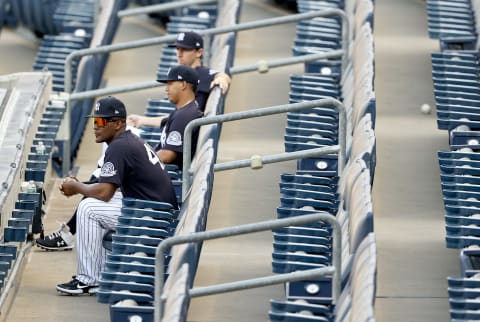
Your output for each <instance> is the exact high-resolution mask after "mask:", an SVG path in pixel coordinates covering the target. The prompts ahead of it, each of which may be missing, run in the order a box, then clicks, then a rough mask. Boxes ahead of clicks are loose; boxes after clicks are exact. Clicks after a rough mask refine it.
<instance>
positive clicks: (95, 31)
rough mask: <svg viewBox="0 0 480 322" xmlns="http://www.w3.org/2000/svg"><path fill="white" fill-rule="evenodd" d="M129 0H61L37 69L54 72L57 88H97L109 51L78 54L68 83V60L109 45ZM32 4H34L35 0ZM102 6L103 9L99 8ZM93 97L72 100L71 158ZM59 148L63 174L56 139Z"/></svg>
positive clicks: (56, 167)
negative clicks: (83, 50)
mask: <svg viewBox="0 0 480 322" xmlns="http://www.w3.org/2000/svg"><path fill="white" fill-rule="evenodd" d="M127 4H128V0H121V1H113V0H107V1H102V2H101V3H100V4H97V2H96V1H84V2H79V1H72V0H58V1H56V5H55V8H54V10H53V12H52V13H51V14H50V17H49V19H50V20H51V23H52V24H54V25H55V31H54V32H51V33H50V32H49V33H45V34H44V35H43V37H42V40H41V42H40V47H39V50H38V53H37V55H36V57H35V61H34V63H33V70H34V71H48V72H50V73H52V75H53V86H52V89H53V91H55V92H64V91H66V88H65V86H69V87H70V88H71V89H73V91H76V92H82V91H88V90H94V89H97V88H98V87H99V86H100V84H101V81H102V77H103V70H104V67H105V65H106V61H107V58H108V55H107V54H102V55H96V56H85V57H81V58H79V57H76V58H74V59H73V60H72V62H71V68H70V73H71V84H65V62H66V59H67V57H68V56H69V55H71V54H72V53H73V52H75V51H78V50H82V49H87V48H94V47H98V46H102V45H108V44H110V43H111V42H112V41H113V37H114V36H115V33H116V31H117V27H118V23H119V19H118V17H117V12H118V11H119V10H121V9H124V8H125V7H126V6H127ZM31 6H33V5H32V4H31ZM97 10H99V12H96V11H97ZM92 104H93V98H90V99H84V100H78V101H72V102H71V104H70V107H69V108H70V111H71V112H70V119H71V120H70V124H71V129H70V130H71V140H70V141H71V142H70V151H71V155H70V158H71V159H72V160H74V158H75V156H76V154H77V151H78V148H79V146H80V142H81V138H82V135H83V131H84V129H85V125H86V121H87V120H86V118H85V117H84V116H86V115H88V114H89V113H90V111H91V108H92ZM55 146H56V149H55V150H56V152H55V153H54V155H53V160H55V161H56V162H54V163H52V166H53V168H54V170H55V171H56V172H57V173H59V175H61V176H63V175H66V174H64V173H62V164H61V163H62V159H63V149H64V147H63V144H62V143H61V142H58V141H57V142H55Z"/></svg>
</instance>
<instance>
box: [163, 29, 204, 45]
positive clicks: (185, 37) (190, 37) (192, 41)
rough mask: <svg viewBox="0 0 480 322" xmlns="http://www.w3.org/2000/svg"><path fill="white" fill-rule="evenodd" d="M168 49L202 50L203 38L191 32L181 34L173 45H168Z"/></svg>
mask: <svg viewBox="0 0 480 322" xmlns="http://www.w3.org/2000/svg"><path fill="white" fill-rule="evenodd" d="M168 47H176V48H184V49H200V48H203V38H202V36H200V35H199V34H197V33H196V32H193V31H188V32H181V33H179V34H178V36H177V40H176V41H175V44H172V45H168Z"/></svg>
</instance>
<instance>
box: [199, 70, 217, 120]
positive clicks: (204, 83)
mask: <svg viewBox="0 0 480 322" xmlns="http://www.w3.org/2000/svg"><path fill="white" fill-rule="evenodd" d="M195 70H196V71H197V73H198V78H199V84H198V86H197V92H196V94H195V99H196V100H197V102H198V106H199V107H200V110H201V111H202V112H204V111H205V106H206V105H207V100H208V95H210V84H211V83H212V81H213V79H214V78H215V75H217V74H218V72H217V71H216V70H214V69H210V68H208V67H204V66H199V67H196V68H195Z"/></svg>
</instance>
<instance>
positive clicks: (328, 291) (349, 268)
mask: <svg viewBox="0 0 480 322" xmlns="http://www.w3.org/2000/svg"><path fill="white" fill-rule="evenodd" d="M297 5H298V10H299V11H300V12H306V11H310V10H322V9H329V8H339V9H342V10H344V11H345V14H346V16H347V17H348V21H349V25H350V37H349V39H347V40H346V41H348V44H347V46H345V48H348V52H347V53H346V54H345V55H346V57H344V58H345V59H343V61H342V58H343V57H338V58H336V59H331V60H329V61H316V62H312V63H307V64H306V66H305V71H306V73H305V74H301V75H292V76H291V77H290V102H291V103H296V102H302V101H310V100H316V99H322V98H335V99H337V100H339V101H341V102H342V103H343V104H344V106H345V109H346V124H347V130H346V133H345V135H346V142H347V143H346V145H347V146H346V164H345V165H342V164H339V162H338V157H337V154H329V155H320V156H318V157H315V158H308V159H301V160H299V161H298V162H297V169H296V172H295V173H293V174H287V173H286V174H282V175H281V181H280V184H279V185H280V193H281V197H280V206H279V207H278V208H277V217H278V218H286V217H291V216H298V215H302V214H308V213H312V212H325V213H328V214H332V215H334V216H335V217H336V220H337V221H338V223H339V224H340V227H341V232H342V234H341V235H342V237H341V238H342V248H341V258H342V270H341V272H340V274H341V293H340V295H339V297H338V298H333V294H332V280H331V278H328V277H324V278H320V279H316V280H306V281H300V282H287V283H286V285H285V293H284V294H283V298H282V299H273V300H271V303H270V311H269V317H270V321H272V322H293V321H295V322H300V321H374V316H375V314H374V301H375V285H376V243H375V237H374V233H373V207H372V197H371V189H372V184H373V177H374V170H375V133H374V124H375V94H374V89H373V81H374V49H373V47H374V46H373V32H372V28H373V25H372V22H373V8H374V4H373V2H372V1H371V0H351V1H349V0H345V1H327V2H322V3H320V2H316V1H298V2H297ZM341 27H342V26H341V20H339V19H337V18H314V19H312V20H310V21H305V22H300V23H298V24H297V34H296V38H295V43H294V47H293V53H294V55H301V54H306V53H312V52H318V51H328V50H333V49H341V48H342V39H341V38H340V37H341V35H342V28H341ZM339 135H340V131H339V114H338V112H337V111H336V110H335V108H334V107H333V106H332V107H318V108H313V109H310V110H306V111H304V112H295V113H288V114H287V125H286V128H285V150H286V151H287V152H293V151H300V150H308V149H312V148H318V147H324V146H334V145H338V142H339ZM340 148H341V147H340ZM273 239H274V241H273V254H272V270H273V272H275V273H290V272H294V271H299V270H308V269H314V268H320V267H326V266H331V265H332V246H333V245H332V227H331V226H330V225H329V224H328V223H325V222H317V223H314V224H310V225H305V226H298V227H286V228H282V229H277V230H275V231H274V238H273Z"/></svg>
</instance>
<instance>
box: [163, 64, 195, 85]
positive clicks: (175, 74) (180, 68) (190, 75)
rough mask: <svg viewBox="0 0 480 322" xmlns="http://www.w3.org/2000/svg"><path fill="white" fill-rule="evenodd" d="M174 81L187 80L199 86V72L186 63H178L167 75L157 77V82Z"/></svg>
mask: <svg viewBox="0 0 480 322" xmlns="http://www.w3.org/2000/svg"><path fill="white" fill-rule="evenodd" d="M173 81H186V82H187V83H189V84H191V85H195V87H197V86H198V83H199V79H198V73H197V71H196V70H195V69H193V68H191V67H189V66H186V65H176V66H174V67H171V68H169V69H168V72H167V75H165V77H161V78H159V79H157V82H160V83H168V82H173Z"/></svg>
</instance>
